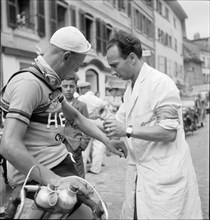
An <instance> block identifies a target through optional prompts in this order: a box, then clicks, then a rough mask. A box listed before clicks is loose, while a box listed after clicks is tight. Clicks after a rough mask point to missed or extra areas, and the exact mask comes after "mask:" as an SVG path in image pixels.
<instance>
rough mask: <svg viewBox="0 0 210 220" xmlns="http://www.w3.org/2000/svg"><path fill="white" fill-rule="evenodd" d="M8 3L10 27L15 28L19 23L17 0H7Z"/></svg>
mask: <svg viewBox="0 0 210 220" xmlns="http://www.w3.org/2000/svg"><path fill="white" fill-rule="evenodd" d="M6 2H7V21H8V26H9V27H11V28H15V27H16V23H17V22H16V20H17V0H7V1H6Z"/></svg>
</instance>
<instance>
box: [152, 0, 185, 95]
mask: <svg viewBox="0 0 210 220" xmlns="http://www.w3.org/2000/svg"><path fill="white" fill-rule="evenodd" d="M154 3H155V5H154V20H155V50H156V68H157V69H158V70H160V71H161V72H163V73H165V74H167V75H169V76H170V77H171V78H172V79H173V80H174V81H175V83H176V84H177V86H178V88H179V89H180V91H181V95H182V92H183V91H182V90H183V86H184V63H183V37H185V35H186V30H185V19H186V18H187V15H186V13H185V12H184V10H183V9H182V7H181V6H180V5H179V3H178V2H177V1H164V0H156V1H154Z"/></svg>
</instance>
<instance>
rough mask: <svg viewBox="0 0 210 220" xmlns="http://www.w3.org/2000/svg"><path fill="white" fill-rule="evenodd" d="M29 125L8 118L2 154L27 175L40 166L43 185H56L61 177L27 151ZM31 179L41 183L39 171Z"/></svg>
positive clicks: (36, 170)
mask: <svg viewBox="0 0 210 220" xmlns="http://www.w3.org/2000/svg"><path fill="white" fill-rule="evenodd" d="M27 127H28V126H27V124H26V123H24V122H23V121H20V120H18V119H15V118H7V119H6V120H5V124H4V133H3V136H2V140H1V154H2V155H3V156H4V157H5V158H6V159H7V160H8V161H9V162H10V163H11V164H12V165H13V166H14V167H15V168H17V169H18V170H19V171H20V172H22V173H24V174H25V175H26V174H27V173H28V171H29V170H30V168H31V167H32V166H34V165H38V166H39V168H40V170H41V183H42V184H45V185H46V184H47V183H54V182H55V181H57V180H59V177H58V176H57V175H56V174H54V173H53V172H52V171H50V170H49V169H47V168H45V167H44V166H42V165H41V164H39V163H38V162H37V161H36V159H35V158H34V157H33V156H31V155H30V154H29V152H28V151H27V149H26V147H25V145H24V143H23V139H24V136H25V134H26V130H27ZM30 177H31V178H32V179H34V180H35V181H37V182H40V174H39V172H38V169H34V170H33V172H32V173H31V175H30Z"/></svg>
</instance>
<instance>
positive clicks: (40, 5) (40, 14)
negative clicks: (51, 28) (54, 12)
mask: <svg viewBox="0 0 210 220" xmlns="http://www.w3.org/2000/svg"><path fill="white" fill-rule="evenodd" d="M37 23H38V30H37V31H38V34H39V36H40V37H44V36H45V10H44V1H37Z"/></svg>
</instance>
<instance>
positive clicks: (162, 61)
mask: <svg viewBox="0 0 210 220" xmlns="http://www.w3.org/2000/svg"><path fill="white" fill-rule="evenodd" d="M158 70H159V71H161V72H162V73H165V74H167V58H166V57H163V56H158Z"/></svg>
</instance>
